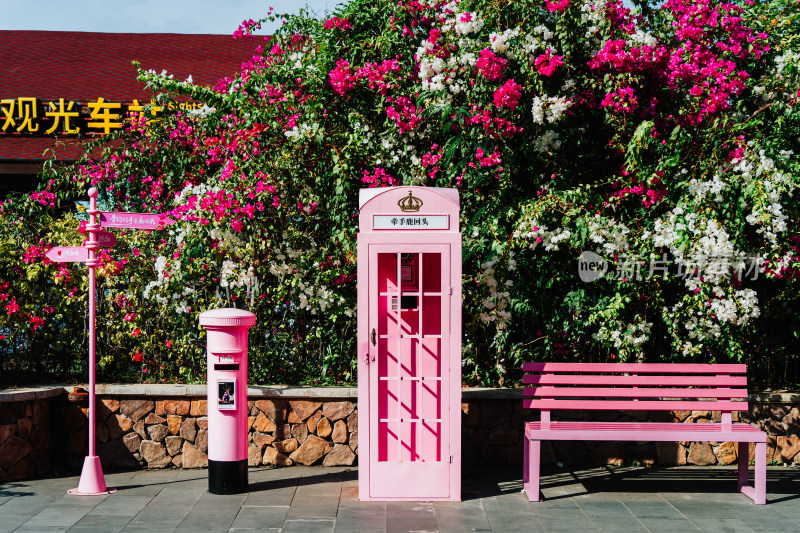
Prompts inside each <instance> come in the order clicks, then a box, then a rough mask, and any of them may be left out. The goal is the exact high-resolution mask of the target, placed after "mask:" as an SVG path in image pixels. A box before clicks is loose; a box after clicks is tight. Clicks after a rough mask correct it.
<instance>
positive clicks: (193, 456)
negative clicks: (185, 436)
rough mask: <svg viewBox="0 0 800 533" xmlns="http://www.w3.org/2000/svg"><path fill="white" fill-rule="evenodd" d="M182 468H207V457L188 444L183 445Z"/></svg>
mask: <svg viewBox="0 0 800 533" xmlns="http://www.w3.org/2000/svg"><path fill="white" fill-rule="evenodd" d="M182 452H183V468H206V467H208V456H207V455H206V454H205V453H203V452H201V451H200V450H198V449H197V447H196V446H195V445H194V444H192V443H190V442H184V443H183V449H182Z"/></svg>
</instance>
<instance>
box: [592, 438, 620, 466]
mask: <svg viewBox="0 0 800 533" xmlns="http://www.w3.org/2000/svg"><path fill="white" fill-rule="evenodd" d="M589 456H590V458H591V460H592V464H593V465H594V466H606V465H613V466H622V464H623V463H624V462H625V444H624V443H622V442H601V443H599V444H597V445H596V446H595V447H594V448H592V451H591V452H590V453H589Z"/></svg>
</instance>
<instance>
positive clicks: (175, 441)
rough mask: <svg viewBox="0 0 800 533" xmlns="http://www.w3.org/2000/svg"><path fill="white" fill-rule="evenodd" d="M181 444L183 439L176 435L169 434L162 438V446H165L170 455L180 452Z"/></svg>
mask: <svg viewBox="0 0 800 533" xmlns="http://www.w3.org/2000/svg"><path fill="white" fill-rule="evenodd" d="M182 445H183V439H182V438H181V437H178V436H176V435H170V436H169V437H166V438H165V439H164V446H166V447H167V453H168V454H170V455H172V456H175V455H176V454H178V453H180V451H181V446H182Z"/></svg>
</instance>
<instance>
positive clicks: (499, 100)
mask: <svg viewBox="0 0 800 533" xmlns="http://www.w3.org/2000/svg"><path fill="white" fill-rule="evenodd" d="M520 96H522V86H521V85H520V84H519V83H517V82H515V81H514V80H513V79H511V80H508V81H507V82H505V83H504V84H503V85H501V86H500V87H499V88H498V89H497V90H496V91H495V92H494V105H495V106H497V107H498V108H500V107H504V108H506V109H508V110H510V111H514V110H515V109H516V108H517V104H518V103H519V98H520Z"/></svg>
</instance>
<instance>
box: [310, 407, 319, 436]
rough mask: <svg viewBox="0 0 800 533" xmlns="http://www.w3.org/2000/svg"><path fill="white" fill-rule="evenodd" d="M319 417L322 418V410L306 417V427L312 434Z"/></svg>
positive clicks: (315, 429)
mask: <svg viewBox="0 0 800 533" xmlns="http://www.w3.org/2000/svg"><path fill="white" fill-rule="evenodd" d="M320 418H322V411H316V412H315V413H314V414H313V415H311V416H310V417H308V420H307V421H306V427H307V428H308V432H309V433H310V434H312V435H313V434H314V433H315V432H316V431H317V424H318V423H319V420H320Z"/></svg>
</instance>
